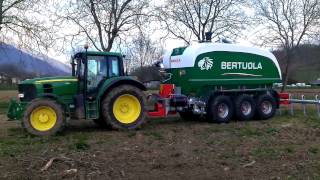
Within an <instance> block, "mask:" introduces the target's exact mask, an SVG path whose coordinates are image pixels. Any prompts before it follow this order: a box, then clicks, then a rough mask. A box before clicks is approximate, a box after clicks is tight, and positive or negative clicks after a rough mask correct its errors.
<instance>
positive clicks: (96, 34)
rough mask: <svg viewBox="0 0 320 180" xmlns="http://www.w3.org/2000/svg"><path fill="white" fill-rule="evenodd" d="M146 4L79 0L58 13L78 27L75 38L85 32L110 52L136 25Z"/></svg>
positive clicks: (123, 0) (133, 0)
mask: <svg viewBox="0 0 320 180" xmlns="http://www.w3.org/2000/svg"><path fill="white" fill-rule="evenodd" d="M147 7H148V1H147V0H142V1H139V0H78V1H76V2H74V1H70V2H69V3H68V6H67V7H64V9H63V11H60V12H57V15H58V17H59V18H63V19H64V20H66V21H67V22H68V23H70V24H75V25H76V27H78V30H77V31H76V32H72V33H70V34H72V35H73V38H74V37H75V36H81V35H85V36H86V37H87V39H88V41H89V43H91V44H92V45H93V46H94V47H95V48H96V49H97V50H99V51H110V50H111V49H112V47H113V45H114V43H115V41H116V39H117V38H119V36H121V35H123V36H125V35H126V33H128V32H130V31H132V30H133V29H135V28H136V25H135V24H136V21H137V19H138V18H142V17H145V15H146V14H145V9H146V8H147ZM82 37H83V36H82Z"/></svg>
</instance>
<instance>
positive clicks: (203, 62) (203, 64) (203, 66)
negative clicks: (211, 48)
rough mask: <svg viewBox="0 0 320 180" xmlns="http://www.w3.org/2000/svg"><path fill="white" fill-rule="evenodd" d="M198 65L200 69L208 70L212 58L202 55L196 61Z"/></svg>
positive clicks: (211, 65) (210, 66) (211, 64)
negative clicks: (202, 56) (201, 57)
mask: <svg viewBox="0 0 320 180" xmlns="http://www.w3.org/2000/svg"><path fill="white" fill-rule="evenodd" d="M198 67H199V68H200V69H201V70H210V69H211V68H212V67H213V59H210V58H209V57H204V58H203V59H201V60H200V61H199V62H198Z"/></svg>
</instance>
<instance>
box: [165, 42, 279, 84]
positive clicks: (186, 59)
mask: <svg viewBox="0 0 320 180" xmlns="http://www.w3.org/2000/svg"><path fill="white" fill-rule="evenodd" d="M214 51H228V52H243V53H250V54H256V55H260V56H264V57H267V58H268V59H270V60H271V61H273V63H274V64H275V65H276V67H277V68H278V72H281V70H280V66H279V63H278V61H277V59H276V58H275V56H274V55H273V54H272V53H271V52H269V51H266V50H264V49H260V48H256V47H247V46H240V45H236V44H226V43H197V44H194V45H190V46H188V47H187V48H186V49H185V51H184V52H183V54H182V55H178V56H171V54H172V51H168V52H167V53H165V54H164V56H163V65H164V67H165V68H166V69H170V68H185V67H194V65H195V61H196V58H197V57H198V55H200V54H203V53H208V52H214ZM279 75H280V78H281V73H279Z"/></svg>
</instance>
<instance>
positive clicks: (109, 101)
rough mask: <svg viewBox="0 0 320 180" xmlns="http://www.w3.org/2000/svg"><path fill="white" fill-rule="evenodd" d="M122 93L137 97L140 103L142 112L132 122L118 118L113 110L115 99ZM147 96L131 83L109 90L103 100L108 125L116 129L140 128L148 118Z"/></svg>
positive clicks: (104, 115)
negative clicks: (124, 121) (125, 121)
mask: <svg viewBox="0 0 320 180" xmlns="http://www.w3.org/2000/svg"><path fill="white" fill-rule="evenodd" d="M122 95H129V96H130V97H131V96H132V97H135V98H136V99H137V100H138V101H139V104H140V112H138V113H139V115H138V117H137V118H136V119H135V120H134V121H133V122H130V123H123V122H121V121H120V120H118V119H117V118H116V116H115V114H114V112H113V107H114V103H115V101H116V100H117V99H118V98H119V97H120V96H122ZM145 104H146V98H145V95H144V93H143V92H142V91H141V90H140V89H138V88H137V87H135V86H131V85H121V86H119V87H116V88H114V89H112V90H111V91H110V92H107V95H106V96H105V98H104V99H103V101H102V104H101V107H102V111H101V114H102V118H103V120H104V121H105V122H106V124H107V125H108V126H110V127H111V128H112V129H116V130H132V129H138V128H140V127H141V126H142V124H143V123H144V122H145V119H146V109H145Z"/></svg>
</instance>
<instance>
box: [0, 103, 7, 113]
mask: <svg viewBox="0 0 320 180" xmlns="http://www.w3.org/2000/svg"><path fill="white" fill-rule="evenodd" d="M8 107H9V102H4V101H0V114H4V113H6V112H7V109H8Z"/></svg>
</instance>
